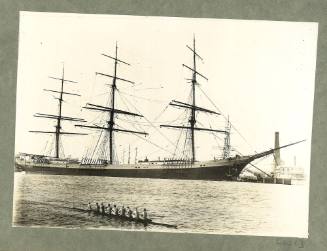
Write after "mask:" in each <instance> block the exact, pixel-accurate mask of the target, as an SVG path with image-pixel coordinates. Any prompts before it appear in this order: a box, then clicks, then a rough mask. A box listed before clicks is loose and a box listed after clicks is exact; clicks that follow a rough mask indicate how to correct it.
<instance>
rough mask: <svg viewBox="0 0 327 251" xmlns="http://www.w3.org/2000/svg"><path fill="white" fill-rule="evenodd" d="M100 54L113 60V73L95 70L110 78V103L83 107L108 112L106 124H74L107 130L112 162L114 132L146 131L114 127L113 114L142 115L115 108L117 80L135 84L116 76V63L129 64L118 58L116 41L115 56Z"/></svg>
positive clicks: (110, 160) (110, 161) (143, 133)
mask: <svg viewBox="0 0 327 251" xmlns="http://www.w3.org/2000/svg"><path fill="white" fill-rule="evenodd" d="M101 55H102V56H105V57H107V58H110V59H112V60H114V73H113V75H109V74H105V73H101V72H96V75H101V76H104V77H108V78H111V79H112V84H111V95H110V100H111V105H110V107H107V106H101V105H96V104H91V103H87V104H86V106H84V107H83V108H85V109H88V110H93V111H100V112H107V113H109V120H108V121H107V125H106V126H98V125H92V126H89V125H75V126H78V127H84V128H91V129H100V130H105V131H107V132H108V134H109V144H108V147H109V164H113V157H114V151H113V149H114V142H113V138H114V132H125V133H134V134H142V135H147V133H146V132H139V131H132V130H126V129H121V128H117V127H115V115H119V114H122V115H129V116H136V117H143V116H142V115H140V114H136V113H132V112H129V111H124V110H120V109H117V108H116V107H115V100H116V97H115V94H116V91H117V90H118V89H117V81H122V82H127V83H130V84H135V82H133V81H130V80H127V79H124V78H121V77H118V76H117V68H118V64H120V63H121V64H125V65H128V66H130V64H129V63H127V62H125V61H123V60H121V59H119V58H118V46H117V43H116V47H115V56H114V57H112V56H110V55H107V54H104V53H102V54H101Z"/></svg>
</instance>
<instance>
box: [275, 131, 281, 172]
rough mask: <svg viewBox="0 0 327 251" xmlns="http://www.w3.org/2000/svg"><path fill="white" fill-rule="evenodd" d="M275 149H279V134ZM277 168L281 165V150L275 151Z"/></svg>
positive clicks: (276, 137)
mask: <svg viewBox="0 0 327 251" xmlns="http://www.w3.org/2000/svg"><path fill="white" fill-rule="evenodd" d="M275 148H279V132H275ZM274 156H275V167H277V166H279V165H280V150H279V149H278V150H275V152H274Z"/></svg>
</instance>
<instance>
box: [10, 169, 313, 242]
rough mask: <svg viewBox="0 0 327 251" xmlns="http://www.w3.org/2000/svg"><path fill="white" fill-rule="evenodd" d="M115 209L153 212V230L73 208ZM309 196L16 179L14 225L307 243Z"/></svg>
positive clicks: (300, 188) (105, 180) (286, 189)
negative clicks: (99, 206) (102, 204)
mask: <svg viewBox="0 0 327 251" xmlns="http://www.w3.org/2000/svg"><path fill="white" fill-rule="evenodd" d="M89 201H90V202H92V203H95V202H105V203H108V202H112V203H116V204H117V205H119V206H121V205H125V207H126V206H130V207H132V208H133V209H134V208H135V207H138V208H140V209H142V208H144V207H146V208H147V209H148V211H149V217H150V218H152V219H153V220H154V221H156V222H164V223H170V224H176V225H178V229H168V228H165V227H160V226H151V225H149V226H147V227H144V226H143V225H141V224H135V223H131V222H122V221H121V220H117V219H108V218H106V217H102V216H95V215H89V214H88V213H83V212H82V213H81V212H78V211H75V210H72V209H70V208H69V207H78V208H86V204H87V203H88V202H89ZM307 201H308V194H307V190H306V186H304V185H292V186H288V185H275V184H256V183H245V182H244V183H243V182H224V181H190V180H160V179H132V178H114V177H87V176H63V175H58V176H57V175H53V176H52V175H36V174H33V175H32V174H28V175H27V174H24V173H16V174H15V202H14V219H13V222H14V225H15V226H51V227H68V228H76V227H77V228H99V229H117V230H122V229H124V230H145V231H173V232H176V231H177V232H201V233H219V234H246V235H270V236H271V235H273V236H295V237H306V235H307Z"/></svg>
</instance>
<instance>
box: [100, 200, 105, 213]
mask: <svg viewBox="0 0 327 251" xmlns="http://www.w3.org/2000/svg"><path fill="white" fill-rule="evenodd" d="M101 213H102V214H105V211H104V205H103V202H101Z"/></svg>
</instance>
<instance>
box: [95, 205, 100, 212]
mask: <svg viewBox="0 0 327 251" xmlns="http://www.w3.org/2000/svg"><path fill="white" fill-rule="evenodd" d="M95 205H96V207H97V213H100V205H99V203H98V202H96V203H95Z"/></svg>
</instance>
